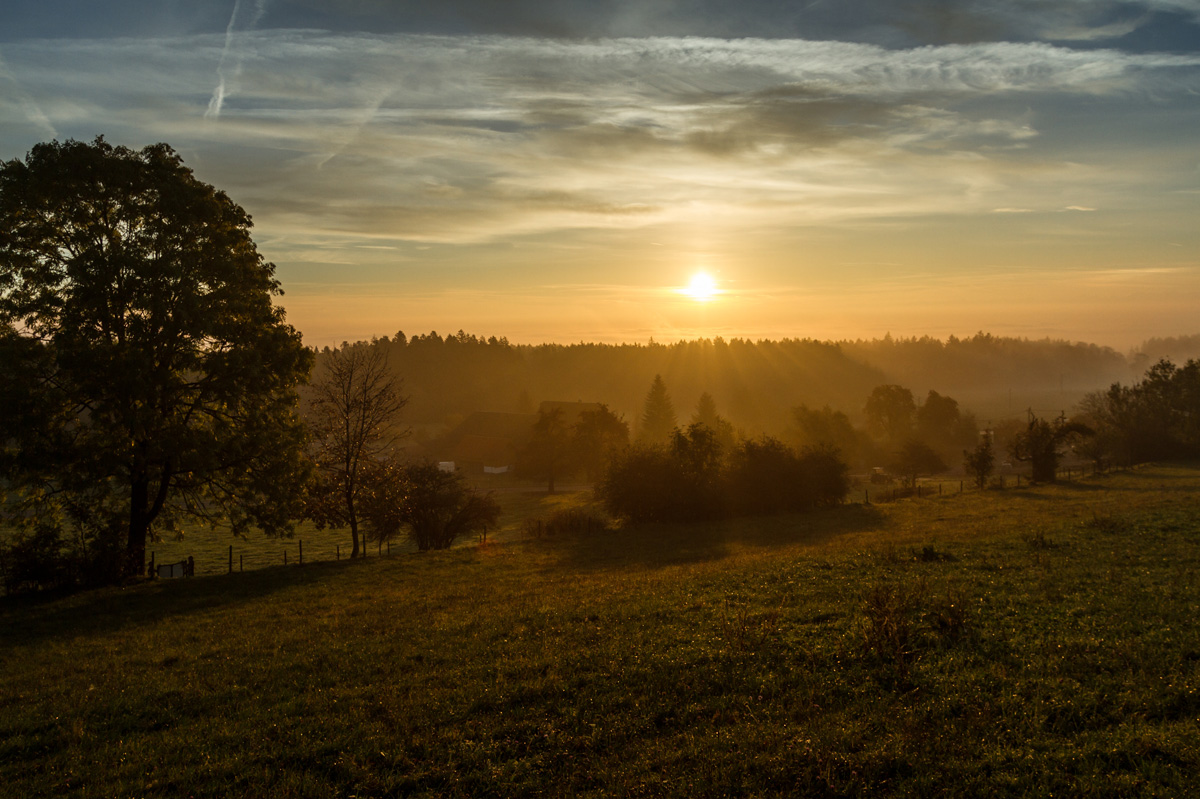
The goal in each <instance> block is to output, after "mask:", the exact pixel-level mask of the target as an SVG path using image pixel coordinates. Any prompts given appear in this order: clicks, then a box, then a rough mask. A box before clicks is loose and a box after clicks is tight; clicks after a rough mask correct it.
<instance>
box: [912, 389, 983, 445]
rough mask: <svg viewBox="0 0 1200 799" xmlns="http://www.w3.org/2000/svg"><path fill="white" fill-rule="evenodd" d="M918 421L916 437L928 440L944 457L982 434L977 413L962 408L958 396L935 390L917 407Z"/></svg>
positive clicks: (927, 442)
mask: <svg viewBox="0 0 1200 799" xmlns="http://www.w3.org/2000/svg"><path fill="white" fill-rule="evenodd" d="M916 422H917V431H916V437H917V439H918V440H919V441H923V442H924V443H926V444H928V445H929V446H930V447H932V448H933V449H934V450H935V451H936V452H937V453H938V454H939V455H941V456H942V457H943V458H945V457H950V456H952V455H953V454H954V453H956V452H957V451H958V450H959V449H961V448H962V447H964V446H970V445H971V443H972V442H973V441H975V440H976V439H977V438H978V436H979V425H978V423H977V422H976V421H975V416H974V415H973V414H970V413H963V412H961V411H960V410H959V407H958V400H956V399H954V398H953V397H947V396H944V395H942V394H939V393H938V392H936V391H933V390H930V392H929V395H928V396H927V397H926V398H925V402H924V403H923V404H922V405H921V407H919V408H917V415H916Z"/></svg>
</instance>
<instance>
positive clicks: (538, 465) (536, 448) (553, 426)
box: [516, 408, 571, 494]
mask: <svg viewBox="0 0 1200 799" xmlns="http://www.w3.org/2000/svg"><path fill="white" fill-rule="evenodd" d="M570 460H571V431H570V429H569V428H568V427H567V425H566V423H565V422H563V418H562V409H561V408H543V409H542V410H540V411H538V418H537V421H536V422H534V423H533V430H532V432H531V435H530V437H529V441H528V442H527V443H526V444H525V446H524V447H523V448H522V449H521V452H520V453H519V454H518V455H517V462H516V471H517V474H518V475H519V476H521V477H531V478H534V479H537V480H545V481H546V491H547V493H550V494H553V493H554V483H555V481H556V480H557V479H558V478H559V477H561V476H562V475H563V474H564V473H566V472H568V471H570V470H571V468H570Z"/></svg>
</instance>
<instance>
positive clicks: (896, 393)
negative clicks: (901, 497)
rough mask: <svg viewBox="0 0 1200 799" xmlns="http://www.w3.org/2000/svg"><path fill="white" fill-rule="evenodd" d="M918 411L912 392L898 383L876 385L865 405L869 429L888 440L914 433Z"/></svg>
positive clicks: (898, 438) (896, 439) (898, 439)
mask: <svg viewBox="0 0 1200 799" xmlns="http://www.w3.org/2000/svg"><path fill="white" fill-rule="evenodd" d="M916 412H917V404H916V401H915V400H914V399H913V394H912V392H911V391H909V390H908V389H907V388H904V387H903V386H897V385H883V386H876V387H875V388H874V389H873V390H872V391H871V395H870V396H869V397H867V404H866V405H865V406H864V407H863V414H864V415H865V416H866V417H867V429H868V430H869V431H870V432H871V433H872V434H873V435H875V436H876V437H878V438H883V439H886V440H888V441H900V440H902V439H904V438H906V437H908V436H909V435H911V434H912V429H913V418H914V416H915V415H916Z"/></svg>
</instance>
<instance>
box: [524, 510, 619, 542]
mask: <svg viewBox="0 0 1200 799" xmlns="http://www.w3.org/2000/svg"><path fill="white" fill-rule="evenodd" d="M607 529H608V519H606V518H605V517H604V516H603V515H602V514H600V513H598V512H597V511H596V510H594V509H592V508H562V509H560V510H556V511H554V513H552V514H550V517H549V518H547V519H526V521H525V531H526V533H528V534H529V536H530V537H531V538H542V537H543V536H556V535H578V534H592V533H602V532H604V531H605V530H607Z"/></svg>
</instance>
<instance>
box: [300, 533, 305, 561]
mask: <svg viewBox="0 0 1200 799" xmlns="http://www.w3.org/2000/svg"><path fill="white" fill-rule="evenodd" d="M300 565H301V566H303V565H304V539H303V538H301V539H300Z"/></svg>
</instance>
